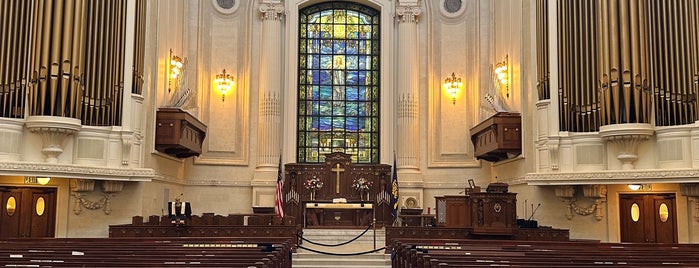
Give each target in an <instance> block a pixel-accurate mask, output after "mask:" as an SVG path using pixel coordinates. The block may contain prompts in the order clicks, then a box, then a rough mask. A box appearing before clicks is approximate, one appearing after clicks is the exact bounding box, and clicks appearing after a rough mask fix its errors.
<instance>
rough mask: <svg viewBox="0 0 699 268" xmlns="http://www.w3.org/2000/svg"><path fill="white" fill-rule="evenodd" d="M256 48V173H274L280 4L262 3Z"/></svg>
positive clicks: (277, 140) (278, 137)
mask: <svg viewBox="0 0 699 268" xmlns="http://www.w3.org/2000/svg"><path fill="white" fill-rule="evenodd" d="M259 10H260V13H261V17H260V18H261V19H262V34H261V35H262V39H261V43H260V45H261V47H260V69H259V74H260V81H259V83H260V85H259V91H258V92H259V104H258V105H259V109H258V111H259V115H258V122H257V125H258V127H257V167H256V169H257V170H258V171H276V169H277V165H278V163H277V162H278V161H279V154H280V152H281V150H280V148H281V147H280V146H281V145H280V141H281V121H280V118H281V93H282V92H281V87H282V81H281V74H282V70H281V66H282V63H283V59H282V44H283V43H284V42H282V41H283V40H282V18H283V16H284V3H282V2H281V1H279V0H262V1H261V2H260V6H259Z"/></svg>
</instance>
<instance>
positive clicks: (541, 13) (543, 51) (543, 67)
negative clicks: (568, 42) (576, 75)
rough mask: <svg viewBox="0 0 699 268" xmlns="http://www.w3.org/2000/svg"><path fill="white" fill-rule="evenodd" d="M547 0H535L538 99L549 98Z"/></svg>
mask: <svg viewBox="0 0 699 268" xmlns="http://www.w3.org/2000/svg"><path fill="white" fill-rule="evenodd" d="M547 12H548V0H537V1H536V36H537V38H536V52H537V53H536V61H537V69H536V74H537V78H536V88H537V92H538V95H539V100H548V99H550V98H551V97H550V95H551V92H550V91H549V73H550V71H549V46H548V41H549V38H548V26H549V23H548V15H547Z"/></svg>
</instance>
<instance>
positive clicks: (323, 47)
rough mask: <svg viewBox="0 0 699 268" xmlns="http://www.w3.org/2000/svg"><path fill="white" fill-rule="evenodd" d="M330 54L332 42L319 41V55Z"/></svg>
mask: <svg viewBox="0 0 699 268" xmlns="http://www.w3.org/2000/svg"><path fill="white" fill-rule="evenodd" d="M332 52H333V41H332V40H322V41H320V53H321V54H332Z"/></svg>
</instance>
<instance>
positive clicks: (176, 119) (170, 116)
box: [155, 108, 206, 158]
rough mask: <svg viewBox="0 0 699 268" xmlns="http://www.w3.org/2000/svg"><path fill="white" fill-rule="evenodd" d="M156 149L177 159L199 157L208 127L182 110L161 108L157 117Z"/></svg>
mask: <svg viewBox="0 0 699 268" xmlns="http://www.w3.org/2000/svg"><path fill="white" fill-rule="evenodd" d="M155 122H156V128H155V149H156V150H158V151H159V152H162V153H165V154H168V155H171V156H174V157H177V158H187V157H192V156H198V155H200V154H201V152H202V143H203V142H204V137H206V125H204V123H202V122H201V121H199V120H197V119H196V118H195V117H194V116H192V115H191V114H189V113H187V112H186V111H183V110H182V109H180V108H159V109H158V112H157V113H156V116H155Z"/></svg>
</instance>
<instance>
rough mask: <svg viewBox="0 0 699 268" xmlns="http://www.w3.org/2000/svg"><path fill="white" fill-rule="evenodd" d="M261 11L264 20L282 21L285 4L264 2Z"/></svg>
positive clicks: (261, 4)
mask: <svg viewBox="0 0 699 268" xmlns="http://www.w3.org/2000/svg"><path fill="white" fill-rule="evenodd" d="M259 10H260V13H261V14H260V15H261V16H260V18H261V19H262V20H281V19H282V17H283V16H284V3H280V2H263V3H260V7H259Z"/></svg>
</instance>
